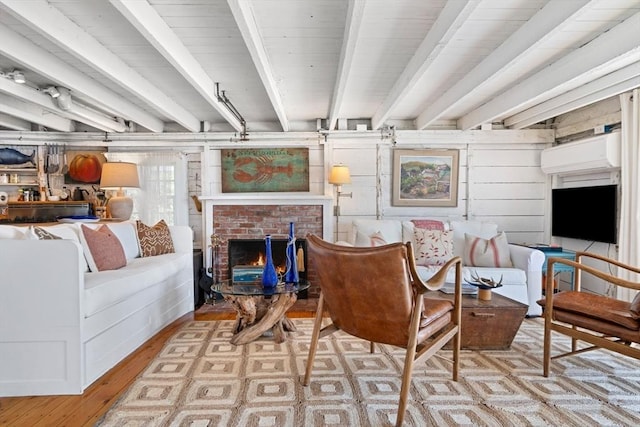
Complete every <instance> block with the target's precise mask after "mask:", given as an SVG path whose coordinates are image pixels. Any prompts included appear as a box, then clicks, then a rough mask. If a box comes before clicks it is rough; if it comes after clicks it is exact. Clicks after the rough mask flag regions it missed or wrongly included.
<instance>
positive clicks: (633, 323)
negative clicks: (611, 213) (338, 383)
mask: <svg viewBox="0 0 640 427" xmlns="http://www.w3.org/2000/svg"><path fill="white" fill-rule="evenodd" d="M585 261H587V262H589V263H590V264H591V265H587V264H586V263H585ZM555 264H565V265H569V266H571V267H573V268H574V269H575V273H574V278H575V283H574V288H573V290H572V291H563V292H559V293H555V294H554V289H553V288H554V284H553V266H554V265H555ZM593 265H598V266H599V268H596V267H594V266H593ZM616 268H617V269H618V270H621V269H622V270H627V271H630V272H634V273H640V269H638V268H636V267H632V266H630V265H626V264H623V263H621V262H619V261H616V260H613V259H610V258H607V257H604V256H601V255H598V254H594V253H589V252H576V258H575V261H573V260H569V259H563V258H554V257H551V258H549V260H548V262H547V274H546V277H547V280H546V283H545V297H544V298H543V299H541V300H540V301H538V304H540V305H541V306H542V307H543V310H544V355H543V359H544V360H543V374H544V376H545V377H547V376H549V368H550V364H551V359H558V358H560V357H565V356H571V355H574V354H579V353H583V352H585V351H590V350H595V349H598V348H605V349H608V350H611V351H615V352H617V353H620V354H623V355H625V356H630V357H634V358H636V359H640V348H638V347H637V346H635V347H634V346H633V344H634V343H640V294H638V296H637V297H636V298H635V300H634V301H633V302H631V303H629V302H627V301H621V300H619V299H616V298H614V297H609V296H603V295H597V294H594V293H590V292H586V291H583V290H582V286H581V281H582V276H583V274H589V275H593V276H595V277H598V278H600V279H602V280H604V281H605V282H607V283H609V284H610V285H611V286H613V291H614V292H613V295H615V290H616V289H617V288H618V287H624V288H629V289H635V290H640V283H638V282H633V281H628V280H623V279H621V278H619V277H616V276H614V275H613V274H612V273H611V272H612V271H615V270H616ZM552 331H553V332H559V333H561V334H564V335H567V336H570V337H571V351H569V352H565V353H561V354H557V355H555V356H553V357H552V356H551V338H552V333H551V332H552ZM578 341H585V342H587V343H589V344H591V345H590V346H588V347H584V348H580V349H579V348H578Z"/></svg>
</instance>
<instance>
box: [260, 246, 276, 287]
mask: <svg viewBox="0 0 640 427" xmlns="http://www.w3.org/2000/svg"><path fill="white" fill-rule="evenodd" d="M264 242H265V246H266V260H265V263H264V269H263V270H262V287H264V288H275V287H276V286H277V285H278V273H276V267H275V266H274V265H273V256H272V255H271V235H270V234H267V235H266V236H265V237H264Z"/></svg>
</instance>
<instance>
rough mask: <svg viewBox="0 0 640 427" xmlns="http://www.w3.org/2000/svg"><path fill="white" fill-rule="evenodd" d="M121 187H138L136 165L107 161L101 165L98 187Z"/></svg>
mask: <svg viewBox="0 0 640 427" xmlns="http://www.w3.org/2000/svg"><path fill="white" fill-rule="evenodd" d="M122 187H130V188H138V187H140V180H139V179H138V165H136V164H135V163H127V162H107V163H104V164H103V165H102V176H101V178H100V188H104V189H110V188H116V189H121V188H122Z"/></svg>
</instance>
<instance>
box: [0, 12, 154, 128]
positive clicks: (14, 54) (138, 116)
mask: <svg viewBox="0 0 640 427" xmlns="http://www.w3.org/2000/svg"><path fill="white" fill-rule="evenodd" d="M0 40H2V43H0V52H1V53H2V54H4V55H5V56H7V57H9V58H11V59H13V60H14V61H16V62H19V63H20V64H22V65H23V66H25V67H27V68H29V69H31V70H33V71H34V72H36V73H38V74H40V75H42V76H44V77H46V78H47V79H50V80H51V81H53V82H56V83H57V85H58V86H63V87H66V88H68V89H70V90H71V91H72V92H76V93H82V94H83V95H84V96H85V98H87V99H88V100H90V101H92V102H93V104H94V105H96V106H97V107H98V108H100V109H101V110H104V111H109V112H110V113H112V114H114V115H122V117H123V118H125V119H127V120H131V121H133V122H136V123H138V124H139V125H140V126H143V127H145V128H146V129H149V130H150V131H152V132H162V131H163V130H164V123H163V122H162V120H159V119H157V118H156V117H154V116H153V115H151V114H149V113H148V112H146V111H144V110H142V109H141V108H139V107H138V106H136V105H134V104H132V103H130V102H129V101H127V100H125V99H123V98H122V96H121V95H119V94H117V93H115V92H113V91H111V90H109V89H107V88H105V87H104V86H102V85H100V84H98V83H96V81H95V80H93V79H91V78H90V77H87V76H86V75H85V74H84V73H82V72H81V71H79V70H77V69H75V68H73V67H71V66H69V65H68V64H67V63H65V62H64V61H62V60H61V59H59V58H57V57H56V56H54V55H52V54H51V53H49V52H47V51H46V50H44V49H43V48H41V47H40V46H36V45H35V44H34V43H32V42H31V41H29V40H27V39H26V38H24V37H22V36H21V35H19V34H17V33H15V32H14V31H13V30H11V29H9V28H8V27H6V26H4V25H2V24H0Z"/></svg>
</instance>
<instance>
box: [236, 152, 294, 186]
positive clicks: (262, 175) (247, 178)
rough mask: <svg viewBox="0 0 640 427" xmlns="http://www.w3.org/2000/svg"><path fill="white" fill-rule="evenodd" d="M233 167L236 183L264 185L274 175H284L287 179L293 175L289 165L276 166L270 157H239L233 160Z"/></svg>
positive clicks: (291, 166) (291, 167)
mask: <svg viewBox="0 0 640 427" xmlns="http://www.w3.org/2000/svg"><path fill="white" fill-rule="evenodd" d="M233 165H234V166H235V167H236V170H235V171H234V172H233V178H234V179H235V180H236V181H238V182H244V183H247V182H257V183H265V182H267V181H271V180H272V179H273V176H274V175H276V174H286V175H287V176H288V177H291V176H292V175H293V165H292V164H291V163H289V164H287V165H286V166H277V165H274V164H273V158H272V157H270V156H258V157H240V158H237V159H235V161H234V162H233Z"/></svg>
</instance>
